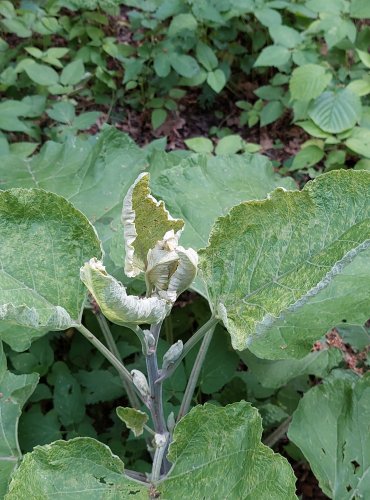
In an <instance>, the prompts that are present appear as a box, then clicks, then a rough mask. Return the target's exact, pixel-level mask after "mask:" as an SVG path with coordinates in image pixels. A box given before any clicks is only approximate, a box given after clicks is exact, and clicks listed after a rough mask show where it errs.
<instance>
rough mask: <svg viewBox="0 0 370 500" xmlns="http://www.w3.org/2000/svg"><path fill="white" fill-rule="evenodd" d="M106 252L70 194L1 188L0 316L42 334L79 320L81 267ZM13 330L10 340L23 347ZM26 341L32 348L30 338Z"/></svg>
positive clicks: (82, 292) (83, 296)
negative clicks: (75, 206) (62, 194)
mask: <svg viewBox="0 0 370 500" xmlns="http://www.w3.org/2000/svg"><path fill="white" fill-rule="evenodd" d="M100 253H101V250H100V243H99V241H98V238H97V236H96V233H95V231H94V229H93V227H92V226H91V224H90V223H89V222H88V220H87V219H86V217H85V216H84V215H83V214H82V213H81V212H79V211H78V210H76V209H75V208H74V207H73V206H72V205H71V204H70V203H68V202H67V201H66V200H65V199H64V198H62V197H60V196H57V195H55V194H53V193H47V192H45V191H43V190H40V189H11V190H8V191H2V192H0V264H1V269H0V319H3V320H5V321H7V322H10V323H13V324H18V325H21V326H29V327H31V328H33V329H39V330H40V332H39V335H42V334H43V333H44V332H45V330H48V329H49V330H64V329H66V328H68V327H70V326H72V325H73V324H75V323H77V322H79V320H80V314H81V308H82V305H83V301H84V299H85V289H84V286H83V283H81V281H80V278H79V274H80V272H79V269H80V266H81V265H82V264H83V263H84V262H85V261H86V260H87V259H88V258H89V257H91V255H99V254H100ZM13 331H14V337H10V336H9V335H8V336H7V337H6V340H7V341H8V342H9V343H10V344H11V345H12V346H14V347H15V348H17V344H18V339H17V334H16V329H13ZM33 333H34V336H35V335H36V333H35V331H33ZM31 336H32V335H30V338H29V343H30V341H31ZM20 343H21V344H22V347H23V348H25V347H27V345H26V346H25V345H24V337H22V339H21V340H20ZM29 343H28V345H29ZM19 347H20V346H19V345H18V348H19Z"/></svg>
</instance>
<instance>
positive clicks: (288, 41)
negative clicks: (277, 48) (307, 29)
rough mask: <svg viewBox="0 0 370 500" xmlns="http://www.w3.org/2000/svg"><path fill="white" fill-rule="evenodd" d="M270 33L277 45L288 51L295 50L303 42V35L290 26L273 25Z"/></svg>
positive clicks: (270, 27)
mask: <svg viewBox="0 0 370 500" xmlns="http://www.w3.org/2000/svg"><path fill="white" fill-rule="evenodd" d="M269 32H270V36H271V38H272V39H273V41H274V43H275V44H281V45H283V46H284V47H287V48H288V49H293V48H294V47H296V46H297V45H299V44H300V43H301V42H302V35H301V34H300V33H299V32H298V31H297V30H295V29H293V28H290V27H289V26H284V25H282V24H272V25H271V26H269Z"/></svg>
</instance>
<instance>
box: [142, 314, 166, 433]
mask: <svg viewBox="0 0 370 500" xmlns="http://www.w3.org/2000/svg"><path fill="white" fill-rule="evenodd" d="M161 326H162V325H161V323H160V324H156V325H152V326H151V328H150V333H151V334H152V335H153V337H154V338H155V341H156V345H155V350H154V351H153V352H151V353H148V354H147V355H146V368H147V371H148V382H149V388H150V399H151V414H152V419H153V425H154V430H155V432H157V433H158V434H164V433H165V432H166V431H167V428H166V422H165V418H164V412H163V401H162V384H161V383H158V384H156V381H157V379H158V377H159V370H158V359H157V342H158V338H159V333H160V330H161Z"/></svg>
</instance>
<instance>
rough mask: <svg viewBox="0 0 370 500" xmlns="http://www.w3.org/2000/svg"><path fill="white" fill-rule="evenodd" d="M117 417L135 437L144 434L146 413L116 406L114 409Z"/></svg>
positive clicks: (146, 419)
mask: <svg viewBox="0 0 370 500" xmlns="http://www.w3.org/2000/svg"><path fill="white" fill-rule="evenodd" d="M116 413H117V416H118V418H119V419H120V420H122V422H124V423H125V424H126V427H127V428H128V429H131V430H132V432H133V433H134V435H135V436H136V437H138V436H141V435H142V433H143V432H144V425H145V424H146V423H147V421H148V419H149V417H148V415H147V414H146V413H144V412H143V411H140V410H136V409H135V408H124V407H123V406H118V407H117V408H116Z"/></svg>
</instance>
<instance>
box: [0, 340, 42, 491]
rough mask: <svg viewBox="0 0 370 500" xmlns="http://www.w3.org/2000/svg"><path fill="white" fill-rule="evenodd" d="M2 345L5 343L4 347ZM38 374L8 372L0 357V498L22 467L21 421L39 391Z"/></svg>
mask: <svg viewBox="0 0 370 500" xmlns="http://www.w3.org/2000/svg"><path fill="white" fill-rule="evenodd" d="M0 345H1V343H0ZM38 380H39V376H38V374H37V373H31V374H28V375H14V374H13V373H11V372H9V371H7V370H6V361H5V357H4V356H3V355H2V350H1V355H0V392H1V397H0V497H1V498H4V495H5V493H6V491H7V488H8V482H9V479H10V476H11V474H12V473H13V471H14V470H15V469H16V467H17V466H18V462H19V460H20V459H21V457H22V455H21V451H20V448H19V444H18V420H19V417H20V416H21V412H22V407H23V406H24V404H25V402H26V401H27V399H28V398H29V397H30V395H31V394H32V393H33V391H34V390H35V387H36V385H37V382H38Z"/></svg>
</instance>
